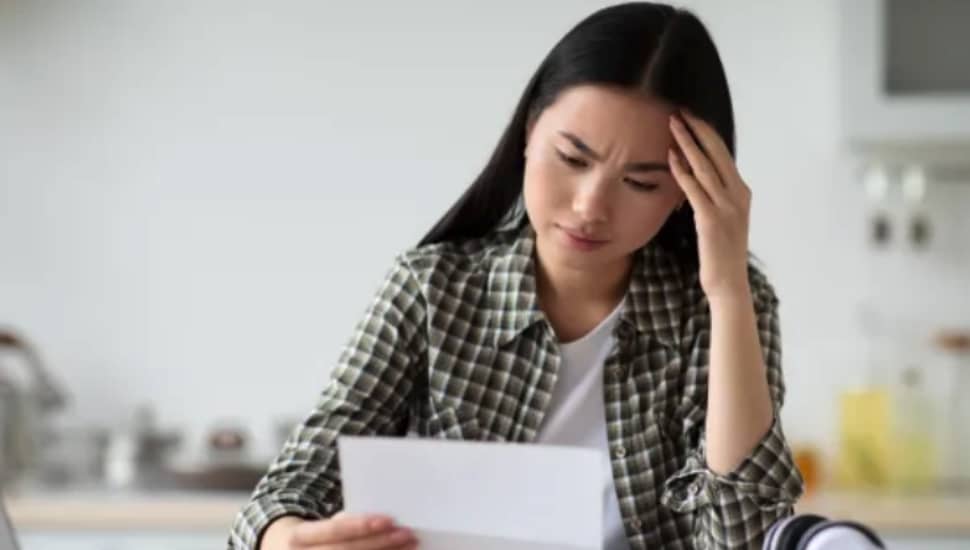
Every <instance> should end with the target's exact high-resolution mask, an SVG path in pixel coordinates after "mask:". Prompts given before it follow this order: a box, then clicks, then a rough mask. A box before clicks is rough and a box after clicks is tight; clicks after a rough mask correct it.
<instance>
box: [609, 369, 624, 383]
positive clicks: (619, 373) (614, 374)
mask: <svg viewBox="0 0 970 550" xmlns="http://www.w3.org/2000/svg"><path fill="white" fill-rule="evenodd" d="M622 375H623V369H621V368H620V367H617V366H613V367H610V377H611V378H613V380H619V379H620V377H621V376H622Z"/></svg>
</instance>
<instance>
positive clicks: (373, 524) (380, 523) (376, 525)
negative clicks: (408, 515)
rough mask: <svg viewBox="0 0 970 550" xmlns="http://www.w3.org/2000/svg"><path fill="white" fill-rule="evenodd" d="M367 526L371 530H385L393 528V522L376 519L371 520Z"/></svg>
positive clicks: (387, 519) (385, 519)
mask: <svg viewBox="0 0 970 550" xmlns="http://www.w3.org/2000/svg"><path fill="white" fill-rule="evenodd" d="M367 525H368V526H369V527H370V528H371V529H384V528H386V527H390V526H391V520H390V519H389V518H375V519H372V520H370V521H369V522H368V523H367Z"/></svg>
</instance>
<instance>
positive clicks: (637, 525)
mask: <svg viewBox="0 0 970 550" xmlns="http://www.w3.org/2000/svg"><path fill="white" fill-rule="evenodd" d="M630 527H632V528H633V530H634V531H639V530H640V529H642V528H643V522H642V521H640V520H639V519H637V518H633V519H631V520H630Z"/></svg>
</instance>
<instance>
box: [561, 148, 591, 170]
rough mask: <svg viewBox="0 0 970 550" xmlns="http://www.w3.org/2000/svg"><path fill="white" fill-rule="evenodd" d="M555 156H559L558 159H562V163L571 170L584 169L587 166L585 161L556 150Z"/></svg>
mask: <svg viewBox="0 0 970 550" xmlns="http://www.w3.org/2000/svg"><path fill="white" fill-rule="evenodd" d="M556 154H557V155H559V158H560V159H562V161H563V162H565V163H566V164H568V165H569V166H572V167H573V168H586V166H587V165H586V161H585V160H583V159H581V158H576V157H571V156H569V155H567V154H565V153H563V152H562V151H560V150H558V149H557V150H556Z"/></svg>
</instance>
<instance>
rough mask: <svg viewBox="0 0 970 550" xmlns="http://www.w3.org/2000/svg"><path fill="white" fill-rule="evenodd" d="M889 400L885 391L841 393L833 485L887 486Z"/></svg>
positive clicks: (889, 449) (889, 428) (858, 486)
mask: <svg viewBox="0 0 970 550" xmlns="http://www.w3.org/2000/svg"><path fill="white" fill-rule="evenodd" d="M890 407H891V400H890V396H889V391H888V389H886V388H881V387H872V388H861V389H856V390H849V391H845V392H842V395H841V396H840V397H839V449H838V454H837V460H836V470H835V481H836V483H837V484H838V485H839V486H840V487H842V488H846V489H879V488H884V487H887V486H888V485H889V482H890V479H891V470H892V467H893V465H892V459H891V449H892V445H891V442H892V435H891V434H892V424H891V423H892V417H891V411H890Z"/></svg>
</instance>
